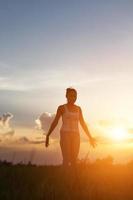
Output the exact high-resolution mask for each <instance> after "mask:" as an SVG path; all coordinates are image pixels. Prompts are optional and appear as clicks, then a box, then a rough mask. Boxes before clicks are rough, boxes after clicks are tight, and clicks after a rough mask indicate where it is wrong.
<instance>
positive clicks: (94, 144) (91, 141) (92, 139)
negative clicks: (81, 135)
mask: <svg viewBox="0 0 133 200" xmlns="http://www.w3.org/2000/svg"><path fill="white" fill-rule="evenodd" d="M89 142H90V145H91V146H92V147H93V148H95V147H96V145H97V143H96V139H95V138H93V137H91V138H90V139H89Z"/></svg>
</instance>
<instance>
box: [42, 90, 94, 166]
mask: <svg viewBox="0 0 133 200" xmlns="http://www.w3.org/2000/svg"><path fill="white" fill-rule="evenodd" d="M66 98H67V103H66V104H63V105H60V106H59V107H58V109H57V113H56V116H55V119H54V121H53V122H52V124H51V126H50V129H49V131H48V133H47V136H46V143H45V145H46V147H47V146H48V145H49V136H50V134H51V132H52V131H53V130H54V128H55V127H56V125H57V124H58V121H59V119H60V117H62V127H61V129H60V146H61V151H62V156H63V165H64V166H68V165H69V164H71V165H72V166H73V165H75V164H76V161H77V157H78V153H79V147H80V134H79V127H78V124H79V122H80V124H81V126H82V128H83V130H84V131H85V133H86V134H87V136H88V137H89V142H90V144H91V145H92V146H93V147H95V144H96V142H95V139H94V138H93V137H92V136H91V134H90V132H89V130H88V128H87V125H86V123H85V121H84V118H83V115H82V110H81V108H80V107H79V106H77V105H75V102H76V99H77V91H76V90H75V89H74V88H67V89H66Z"/></svg>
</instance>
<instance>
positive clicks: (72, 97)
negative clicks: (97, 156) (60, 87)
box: [66, 88, 77, 104]
mask: <svg viewBox="0 0 133 200" xmlns="http://www.w3.org/2000/svg"><path fill="white" fill-rule="evenodd" d="M66 98H67V102H68V103H71V104H74V103H75V101H76V99H77V91H76V90H75V89H74V88H67V89H66Z"/></svg>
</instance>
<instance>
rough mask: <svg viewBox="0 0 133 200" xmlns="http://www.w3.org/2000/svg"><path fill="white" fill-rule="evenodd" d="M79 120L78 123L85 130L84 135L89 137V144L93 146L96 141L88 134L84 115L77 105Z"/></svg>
mask: <svg viewBox="0 0 133 200" xmlns="http://www.w3.org/2000/svg"><path fill="white" fill-rule="evenodd" d="M79 121H80V124H81V126H82V128H83V130H84V131H85V133H86V135H87V136H88V137H89V141H90V144H91V145H92V146H93V147H95V145H96V141H95V139H94V138H93V137H92V136H91V134H90V131H89V129H88V127H87V125H86V122H85V120H84V117H83V114H82V110H81V108H80V107H79Z"/></svg>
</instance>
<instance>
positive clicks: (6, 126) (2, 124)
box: [0, 112, 15, 140]
mask: <svg viewBox="0 0 133 200" xmlns="http://www.w3.org/2000/svg"><path fill="white" fill-rule="evenodd" d="M12 118H13V115H12V114H11V113H9V112H7V113H4V114H3V115H2V116H1V117H0V137H1V140H3V139H5V138H7V137H12V136H13V135H14V133H15V130H14V129H13V127H12V126H11V125H10V120H11V119H12Z"/></svg>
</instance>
